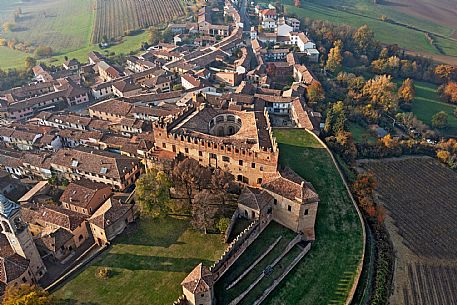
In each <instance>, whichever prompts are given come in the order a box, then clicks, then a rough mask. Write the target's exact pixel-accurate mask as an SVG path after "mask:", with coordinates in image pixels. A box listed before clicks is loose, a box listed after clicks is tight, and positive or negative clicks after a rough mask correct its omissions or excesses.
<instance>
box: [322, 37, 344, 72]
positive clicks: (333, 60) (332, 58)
mask: <svg viewBox="0 0 457 305" xmlns="http://www.w3.org/2000/svg"><path fill="white" fill-rule="evenodd" d="M341 49H342V42H341V40H337V41H335V44H334V47H333V48H331V49H330V52H329V53H328V59H327V63H326V65H325V68H326V69H327V70H329V71H331V72H333V73H338V72H339V71H340V70H341V68H342V66H343V56H341Z"/></svg>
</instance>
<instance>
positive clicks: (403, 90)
mask: <svg viewBox="0 0 457 305" xmlns="http://www.w3.org/2000/svg"><path fill="white" fill-rule="evenodd" d="M398 97H399V98H400V100H402V101H403V102H406V103H411V102H412V101H413V100H414V98H415V97H416V90H415V88H414V82H413V80H412V79H410V78H408V79H405V80H404V81H403V84H402V85H401V87H400V89H398Z"/></svg>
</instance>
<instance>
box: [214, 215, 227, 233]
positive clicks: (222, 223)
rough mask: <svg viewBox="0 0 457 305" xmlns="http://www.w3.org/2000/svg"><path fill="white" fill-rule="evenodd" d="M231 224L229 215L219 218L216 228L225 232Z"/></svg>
mask: <svg viewBox="0 0 457 305" xmlns="http://www.w3.org/2000/svg"><path fill="white" fill-rule="evenodd" d="M229 225H230V219H228V218H227V217H222V218H221V219H219V221H218V222H217V224H216V228H217V229H218V230H219V232H221V234H224V233H225V231H227V228H228V226H229Z"/></svg>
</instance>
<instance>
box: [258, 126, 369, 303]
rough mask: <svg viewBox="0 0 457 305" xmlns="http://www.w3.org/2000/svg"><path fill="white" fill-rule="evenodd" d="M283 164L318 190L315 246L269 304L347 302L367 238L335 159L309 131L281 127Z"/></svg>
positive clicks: (274, 293)
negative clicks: (318, 201) (334, 163)
mask: <svg viewBox="0 0 457 305" xmlns="http://www.w3.org/2000/svg"><path fill="white" fill-rule="evenodd" d="M274 135H275V137H276V139H277V141H278V143H279V149H280V156H279V157H280V164H281V165H283V166H289V167H291V168H292V169H294V170H295V171H296V172H297V173H298V174H300V175H301V176H302V177H303V178H305V179H306V180H308V181H310V182H311V183H312V184H313V186H314V187H315V188H316V190H317V192H318V194H319V196H320V199H321V201H320V203H319V209H318V217H317V224H316V239H317V240H316V242H315V243H314V244H313V245H312V247H311V251H310V252H309V253H308V254H307V255H306V256H305V258H304V259H303V260H302V261H301V262H300V263H299V264H298V265H297V266H296V267H295V269H293V270H292V272H291V273H290V274H289V275H288V276H287V277H286V278H285V279H284V281H283V282H282V283H281V284H280V285H279V286H278V288H276V290H275V291H273V293H272V295H271V296H270V297H269V299H267V300H266V301H265V304H272V305H273V304H313V305H328V304H344V301H345V300H346V297H347V295H348V291H349V289H350V288H351V286H352V283H353V281H354V276H355V274H356V269H357V266H358V264H359V263H360V259H361V255H362V250H363V238H362V226H361V224H360V221H359V218H358V216H357V212H356V210H355V208H354V207H353V205H352V202H351V200H350V198H349V195H348V193H347V191H346V188H345V187H344V184H343V182H342V181H341V179H340V176H339V174H338V172H337V170H336V168H335V167H334V165H333V163H332V160H331V158H330V156H329V155H328V154H327V152H326V151H325V150H324V148H323V147H322V146H321V145H320V144H319V143H318V142H317V141H316V139H314V137H313V136H312V135H310V134H309V133H307V132H306V131H304V130H285V129H276V130H274Z"/></svg>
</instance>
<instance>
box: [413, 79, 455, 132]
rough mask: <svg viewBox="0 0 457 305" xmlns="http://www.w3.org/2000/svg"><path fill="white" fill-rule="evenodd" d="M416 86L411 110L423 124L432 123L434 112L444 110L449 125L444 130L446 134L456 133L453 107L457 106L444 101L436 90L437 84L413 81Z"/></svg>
mask: <svg viewBox="0 0 457 305" xmlns="http://www.w3.org/2000/svg"><path fill="white" fill-rule="evenodd" d="M414 86H415V87H416V99H415V100H414V101H413V104H412V112H413V113H414V114H415V115H416V117H417V118H418V119H419V120H421V121H423V122H424V123H425V124H427V125H429V126H431V125H432V117H433V115H434V114H435V113H437V112H440V111H444V112H446V113H447V114H448V117H449V127H448V128H447V129H446V130H444V133H445V134H447V135H454V136H455V135H456V134H457V118H456V117H455V116H454V109H455V108H456V107H457V105H456V106H452V105H450V104H447V103H444V102H443V101H442V100H441V98H440V97H439V95H438V93H437V92H436V90H437V89H438V86H436V85H433V84H430V83H425V82H417V81H415V82H414Z"/></svg>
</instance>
